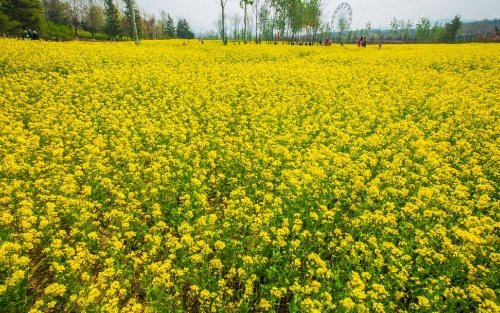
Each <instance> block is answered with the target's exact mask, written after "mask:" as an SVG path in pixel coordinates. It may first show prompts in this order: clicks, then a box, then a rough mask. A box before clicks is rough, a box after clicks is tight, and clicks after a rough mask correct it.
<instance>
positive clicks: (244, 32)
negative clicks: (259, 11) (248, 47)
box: [243, 1, 247, 44]
mask: <svg viewBox="0 0 500 313" xmlns="http://www.w3.org/2000/svg"><path fill="white" fill-rule="evenodd" d="M244 10H245V12H244V13H243V25H244V26H243V43H244V44H246V43H247V3H246V1H245V9H244Z"/></svg>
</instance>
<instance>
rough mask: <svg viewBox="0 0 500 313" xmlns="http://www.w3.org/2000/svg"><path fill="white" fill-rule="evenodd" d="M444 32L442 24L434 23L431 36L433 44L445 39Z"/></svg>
mask: <svg viewBox="0 0 500 313" xmlns="http://www.w3.org/2000/svg"><path fill="white" fill-rule="evenodd" d="M443 31H444V27H443V25H442V24H441V23H439V22H436V23H434V26H432V28H431V35H430V39H431V40H432V42H438V41H439V40H441V39H442V37H443Z"/></svg>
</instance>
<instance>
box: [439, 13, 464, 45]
mask: <svg viewBox="0 0 500 313" xmlns="http://www.w3.org/2000/svg"><path fill="white" fill-rule="evenodd" d="M462 25H463V23H462V21H461V20H460V15H455V17H454V18H453V20H451V21H450V22H449V23H446V24H445V25H444V33H443V38H444V41H445V42H454V41H455V40H456V39H457V36H458V34H459V32H460V30H461V29H462Z"/></svg>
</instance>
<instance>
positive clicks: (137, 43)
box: [128, 0, 139, 46]
mask: <svg viewBox="0 0 500 313" xmlns="http://www.w3.org/2000/svg"><path fill="white" fill-rule="evenodd" d="M128 1H129V5H130V14H132V24H133V26H134V36H135V45H136V46H138V45H139V35H138V34H137V24H136V23H135V11H134V6H133V3H132V0H128Z"/></svg>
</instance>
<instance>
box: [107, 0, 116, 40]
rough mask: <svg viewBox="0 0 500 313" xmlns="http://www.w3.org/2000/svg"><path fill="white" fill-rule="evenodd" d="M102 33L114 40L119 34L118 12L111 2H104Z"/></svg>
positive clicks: (108, 0)
mask: <svg viewBox="0 0 500 313" xmlns="http://www.w3.org/2000/svg"><path fill="white" fill-rule="evenodd" d="M104 18H105V21H106V23H105V25H104V32H105V33H106V34H107V35H108V36H111V37H113V39H116V36H117V35H118V34H119V33H120V12H119V11H118V8H117V6H116V5H115V4H114V3H113V0H104Z"/></svg>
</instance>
